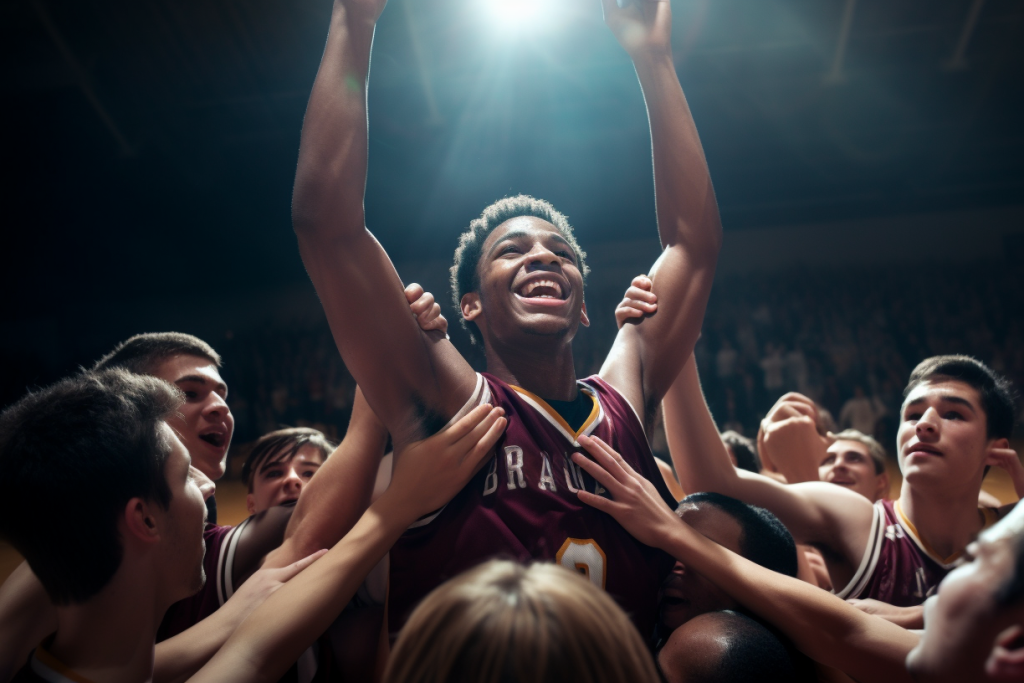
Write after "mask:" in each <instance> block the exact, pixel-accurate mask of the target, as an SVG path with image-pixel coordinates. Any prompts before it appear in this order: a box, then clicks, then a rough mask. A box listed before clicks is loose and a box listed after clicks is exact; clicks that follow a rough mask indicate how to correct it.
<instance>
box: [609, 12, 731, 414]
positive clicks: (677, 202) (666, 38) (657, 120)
mask: <svg viewBox="0 0 1024 683" xmlns="http://www.w3.org/2000/svg"><path fill="white" fill-rule="evenodd" d="M603 2H604V13H605V21H606V23H607V24H608V25H609V26H610V27H611V28H612V31H613V32H614V33H615V35H616V37H617V38H618V40H619V42H620V43H621V44H622V46H623V47H624V48H625V50H626V52H628V53H629V55H630V57H631V58H632V59H633V64H634V65H635V67H636V72H637V75H638V76H639V78H640V86H641V88H642V89H643V93H644V100H645V101H646V103H647V112H648V117H649V119H650V124H651V142H652V148H653V156H654V189H655V199H656V207H657V218H658V234H659V236H660V238H661V244H662V248H663V251H662V254H661V256H660V257H659V258H658V260H657V261H656V262H655V264H654V266H653V267H652V268H651V272H650V278H651V280H652V281H653V287H654V289H653V291H654V293H655V294H656V295H657V297H658V300H659V302H660V303H661V310H662V313H661V315H658V316H653V317H651V318H650V319H647V320H644V324H643V325H638V324H633V323H629V324H626V325H624V326H623V327H622V329H621V330H619V333H618V336H617V337H616V339H615V344H614V346H613V347H612V350H611V352H610V353H609V355H608V359H607V360H606V361H605V364H604V366H603V367H602V368H601V377H602V378H603V379H605V380H606V381H607V382H608V383H609V384H611V385H612V386H614V387H615V388H616V389H618V390H619V391H620V392H621V393H622V394H623V395H624V396H625V397H626V398H627V399H629V401H630V403H632V405H633V407H634V408H635V409H636V410H637V412H638V413H640V418H641V420H642V421H643V422H644V423H645V426H647V427H650V424H649V423H650V422H651V420H652V419H653V416H654V413H655V409H656V406H657V403H658V402H659V401H660V400H661V399H662V397H663V396H664V395H665V393H666V392H667V391H668V389H669V386H670V385H671V383H672V379H673V378H674V377H675V376H676V374H678V372H679V369H680V368H681V367H682V366H683V363H685V362H686V359H687V358H688V357H689V356H690V353H691V352H692V351H693V347H694V344H695V343H696V341H697V337H698V336H699V334H700V326H701V322H702V321H703V319H704V309H705V307H706V306H707V300H708V295H709V294H710V292H711V283H712V280H713V279H714V275H715V265H716V264H717V261H718V251H719V249H720V247H721V240H722V226H721V219H720V217H719V214H718V204H717V202H716V200H715V192H714V188H712V186H711V176H710V173H709V171H708V166H707V161H706V159H705V157H704V150H703V148H702V147H701V143H700V137H699V136H698V134H697V127H696V125H695V124H694V121H693V116H692V115H691V113H690V109H689V106H688V105H687V103H686V97H685V96H684V95H683V90H682V88H681V87H680V85H679V78H678V76H677V75H676V72H675V65H674V63H673V61H672V49H671V44H670V37H671V22H672V16H671V9H670V5H669V2H668V0H635V1H634V2H633V3H632V4H631V5H629V6H627V7H626V8H622V9H620V8H619V7H618V6H617V4H616V1H615V0H603Z"/></svg>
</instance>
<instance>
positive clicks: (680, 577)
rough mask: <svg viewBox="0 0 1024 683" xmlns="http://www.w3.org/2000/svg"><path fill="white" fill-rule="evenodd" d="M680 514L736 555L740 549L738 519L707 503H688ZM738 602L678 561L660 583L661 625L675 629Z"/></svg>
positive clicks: (740, 536)
mask: <svg viewBox="0 0 1024 683" xmlns="http://www.w3.org/2000/svg"><path fill="white" fill-rule="evenodd" d="M679 516H680V518H682V520H683V521H684V522H686V523H687V524H688V525H689V526H690V527H692V528H693V530H694V531H697V532H699V533H700V534H702V535H704V536H706V537H707V538H709V539H711V540H712V541H714V542H715V543H717V544H718V545H720V546H723V547H725V548H728V549H729V550H731V551H733V552H734V553H737V554H742V552H741V541H742V538H743V529H742V528H741V527H740V525H739V522H737V521H736V520H735V519H733V518H732V517H731V516H729V515H728V514H726V513H725V512H722V510H720V509H719V508H717V507H715V506H714V505H710V504H708V503H701V504H698V505H692V504H686V505H684V506H682V507H681V510H680V511H679ZM736 607H737V604H736V601H735V600H733V599H732V598H730V597H729V596H728V595H726V594H725V593H723V592H722V591H721V590H719V588H718V587H717V586H716V585H715V584H714V583H712V582H711V581H708V580H707V579H706V578H704V577H703V576H701V575H700V574H698V573H696V572H694V571H692V570H690V569H688V568H687V567H686V565H684V564H683V563H682V562H676V564H675V566H674V567H673V568H672V573H671V574H669V575H668V578H666V579H665V581H664V583H662V585H661V614H660V618H661V625H662V626H664V627H665V629H667V630H669V631H674V630H675V629H677V628H679V627H680V626H682V625H683V624H685V623H686V622H688V621H689V620H690V619H693V618H694V617H696V616H699V615H701V614H706V613H708V612H714V611H717V610H723V609H736Z"/></svg>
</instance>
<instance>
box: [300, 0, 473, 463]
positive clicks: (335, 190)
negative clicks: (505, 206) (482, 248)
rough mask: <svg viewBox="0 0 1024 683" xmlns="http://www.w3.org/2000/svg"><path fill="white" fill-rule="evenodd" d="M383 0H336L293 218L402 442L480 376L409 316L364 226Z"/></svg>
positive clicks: (366, 383) (305, 130)
mask: <svg viewBox="0 0 1024 683" xmlns="http://www.w3.org/2000/svg"><path fill="white" fill-rule="evenodd" d="M384 4H385V2H384V0H336V2H335V3H334V9H333V12H332V15H331V26H330V33H329V35H328V39H327V46H326V49H325V51H324V55H323V58H322V61H321V64H320V69H319V71H318V73H317V76H316V80H315V82H314V84H313V91H312V93H311V95H310V98H309V104H308V106H307V109H306V116H305V120H304V122H303V127H302V137H301V141H300V147H299V161H298V167H297V169H296V175H295V187H294V191H293V196H292V219H293V226H294V229H295V233H296V235H297V237H298V242H299V252H300V253H301V255H302V260H303V263H304V264H305V266H306V270H307V272H308V273H309V276H310V278H311V279H312V281H313V285H314V286H315V287H316V291H317V294H318V295H319V297H320V300H321V302H322V303H323V307H324V311H325V313H326V314H327V320H328V322H329V323H330V326H331V330H332V332H333V334H334V340H335V342H336V343H337V345H338V349H339V350H340V352H341V356H342V358H343V359H344V361H345V364H346V365H347V366H348V367H349V369H350V370H351V372H352V375H353V376H354V377H355V379H356V381H357V383H358V384H359V385H360V386H362V387H363V389H364V391H365V392H366V398H367V401H368V402H369V404H370V406H371V407H372V408H373V410H374V412H375V413H376V414H377V415H378V417H379V418H380V419H381V421H382V422H383V423H384V424H385V425H386V426H387V428H388V429H389V430H390V431H391V433H392V436H393V437H394V439H395V442H396V443H398V444H403V443H407V442H409V441H413V440H418V439H422V438H423V437H424V436H426V435H427V434H429V433H431V432H433V431H436V429H438V428H440V427H441V426H442V425H444V424H445V423H446V422H447V421H448V419H449V418H450V417H451V416H452V415H454V414H455V413H456V412H458V410H459V409H460V408H461V407H462V405H463V404H464V403H465V401H466V400H467V399H468V398H469V396H470V394H471V393H472V391H473V387H474V385H475V382H476V376H475V373H474V372H473V369H472V368H471V367H470V366H469V364H468V363H466V361H465V360H463V358H462V356H461V355H460V354H459V353H458V351H457V350H456V349H455V347H454V346H452V345H451V343H450V342H449V341H447V340H446V339H445V336H444V335H443V334H440V333H439V332H424V331H422V330H420V329H419V327H418V326H417V325H416V321H415V320H414V319H413V317H412V316H410V315H409V305H408V302H407V301H406V299H405V297H404V296H403V294H402V290H403V286H402V283H401V280H400V279H399V277H398V274H397V273H396V272H395V269H394V266H392V264H391V261H390V260H389V259H388V256H387V254H386V253H385V252H384V250H383V248H382V247H381V246H380V244H379V243H378V242H377V240H376V239H374V237H373V235H371V234H370V232H369V231H368V230H367V229H366V226H365V222H364V221H365V216H364V212H363V193H364V189H365V186H366V163H367V119H366V92H367V80H368V75H369V66H370V46H371V43H372V41H373V31H374V26H375V24H376V20H377V18H378V16H379V15H380V13H381V12H382V11H383V9H384Z"/></svg>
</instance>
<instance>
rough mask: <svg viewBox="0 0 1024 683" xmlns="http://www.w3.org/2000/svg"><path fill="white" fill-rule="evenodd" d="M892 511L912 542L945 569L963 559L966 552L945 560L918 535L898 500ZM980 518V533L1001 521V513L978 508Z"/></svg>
mask: <svg viewBox="0 0 1024 683" xmlns="http://www.w3.org/2000/svg"><path fill="white" fill-rule="evenodd" d="M892 509H893V510H895V511H896V517H897V518H898V519H899V521H900V524H901V525H902V526H903V529H904V531H906V532H907V535H908V536H910V540H912V541H913V542H914V543H916V544H917V547H918V548H920V549H921V551H922V552H924V553H925V554H926V555H927V556H928V557H930V558H932V559H933V560H935V561H936V562H938V563H939V564H940V565H941V566H942V567H943V568H944V569H951V568H952V567H954V566H955V565H956V563H957V562H958V561H959V560H960V558H961V557H963V554H964V551H963V550H958V551H956V552H955V553H953V554H952V555H950V556H949V557H946V558H943V557H942V556H941V555H939V554H938V553H937V552H935V550H934V549H932V547H931V546H930V545H928V543H927V541H925V540H924V539H923V538H921V536H920V535H919V534H918V533H917V527H916V526H914V523H913V522H911V521H910V520H909V519H908V518H907V516H906V515H905V514H903V508H901V507H900V502H899V501H898V500H897V501H896V502H895V503H893V505H892ZM978 516H979V517H980V518H981V529H980V531H984V530H985V529H987V528H989V527H990V526H992V525H993V524H995V523H996V522H997V521H998V520H999V513H998V512H997V511H996V510H994V509H992V508H978Z"/></svg>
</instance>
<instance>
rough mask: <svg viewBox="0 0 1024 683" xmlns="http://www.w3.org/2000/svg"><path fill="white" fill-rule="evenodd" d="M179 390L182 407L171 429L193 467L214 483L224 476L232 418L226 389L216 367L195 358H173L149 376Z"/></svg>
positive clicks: (233, 420) (233, 424)
mask: <svg viewBox="0 0 1024 683" xmlns="http://www.w3.org/2000/svg"><path fill="white" fill-rule="evenodd" d="M153 374H154V375H156V376H157V377H159V378H160V379H163V380H166V381H168V382H170V383H171V384H173V385H175V386H176V387H178V388H179V389H181V391H182V393H184V395H185V403H184V404H183V405H182V406H181V408H179V409H178V412H179V413H180V414H181V416H180V417H178V418H175V419H174V420H172V421H171V426H172V427H173V428H174V430H175V431H176V432H177V433H178V436H179V437H181V441H182V443H184V444H185V447H186V448H188V452H189V453H190V454H191V455H192V461H193V463H194V464H195V467H196V468H197V469H198V470H199V471H200V472H202V473H203V474H205V475H206V476H208V477H209V478H210V479H213V480H214V481H216V480H217V479H220V478H221V477H222V476H223V475H224V466H225V460H226V459H227V455H228V447H229V446H230V445H231V436H232V435H233V434H234V431H235V418H234V416H233V415H232V414H231V409H230V408H228V404H227V397H228V386H227V384H225V383H224V380H223V379H221V376H220V372H219V371H218V370H217V366H216V364H214V363H213V361H211V360H208V359H206V358H200V357H199V356H188V355H177V356H174V357H172V358H169V359H168V360H166V361H164V362H163V363H162V364H161V365H160V367H158V368H157V371H156V372H154V373H153Z"/></svg>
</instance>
